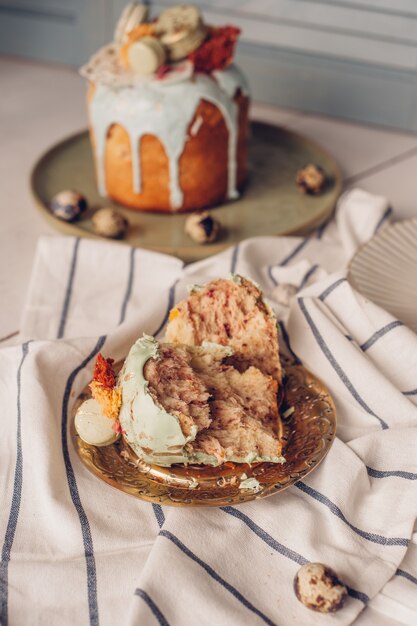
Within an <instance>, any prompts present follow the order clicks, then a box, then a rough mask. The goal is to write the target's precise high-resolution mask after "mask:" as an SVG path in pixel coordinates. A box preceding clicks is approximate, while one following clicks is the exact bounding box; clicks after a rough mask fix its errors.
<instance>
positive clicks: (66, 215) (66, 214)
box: [49, 189, 88, 222]
mask: <svg viewBox="0 0 417 626" xmlns="http://www.w3.org/2000/svg"><path fill="white" fill-rule="evenodd" d="M87 206H88V205H87V200H86V198H85V197H84V196H83V195H82V194H81V193H79V192H78V191H74V190H72V189H66V190H65V191H60V192H59V193H57V194H55V196H54V197H53V198H52V200H51V201H50V203H49V208H50V210H51V213H53V214H54V215H55V217H59V219H61V220H64V221H66V222H73V221H74V220H76V219H78V218H79V217H80V215H81V214H82V213H84V211H85V210H86V209H87Z"/></svg>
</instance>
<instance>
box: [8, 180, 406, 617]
mask: <svg viewBox="0 0 417 626" xmlns="http://www.w3.org/2000/svg"><path fill="white" fill-rule="evenodd" d="M389 219H390V210H389V209H388V207H387V203H386V201H385V200H384V199H383V198H380V197H376V196H371V195H370V194H367V193H365V192H363V191H360V190H353V191H350V192H348V193H346V194H345V195H344V196H343V197H342V198H341V200H340V202H339V205H338V208H337V211H336V215H335V218H334V219H333V220H332V221H331V222H329V223H328V224H327V225H325V226H324V227H322V228H320V229H319V230H317V231H316V232H314V233H313V234H312V235H310V236H309V237H307V238H295V237H280V238H272V237H271V238H255V239H250V240H247V241H245V242H243V243H241V244H240V245H239V246H236V247H234V248H231V249H228V250H226V251H225V252H223V253H222V254H219V255H217V256H214V257H211V258H209V259H207V260H204V261H201V262H198V263H195V264H193V265H189V266H187V267H183V264H182V262H181V261H179V260H178V259H175V258H172V257H169V256H165V255H160V254H155V253H152V252H147V251H143V250H139V249H131V248H129V247H127V246H122V245H119V244H113V243H105V242H95V241H89V240H79V239H74V238H64V237H52V238H43V239H41V240H40V241H39V245H38V249H37V254H36V258H35V261H34V268H33V275H32V280H31V284H30V289H29V293H28V298H27V303H26V307H25V310H24V314H23V320H22V333H21V334H22V337H21V339H22V345H20V346H18V347H7V348H4V349H3V350H1V351H0V373H1V376H0V381H1V382H0V388H1V398H2V403H1V407H2V437H1V439H0V458H1V463H0V468H1V471H0V486H1V494H2V500H1V501H2V506H1V510H0V541H1V542H2V554H1V575H0V600H1V613H0V623H1V624H2V625H4V626H6V625H7V624H9V625H10V626H12V625H21V624H29V623H30V624H42V625H43V626H49V625H51V626H55V625H57V624H59V625H61V624H63V625H67V624H68V625H69V624H71V625H77V626H78V625H79V624H91V625H92V626H98V625H101V626H114V625H115V624H121V625H123V626H124V625H126V626H127V625H141V626H143V625H146V626H147V625H149V626H153V625H154V624H155V625H156V624H160V625H161V626H167V625H170V626H195V624H199V625H202V626H204V625H210V626H213V625H216V626H217V625H220V626H221V625H223V624H227V625H232V626H233V625H236V626H237V625H239V626H243V625H248V626H255V625H256V626H257V625H262V624H269V625H279V626H283V625H284V626H285V625H287V624H288V625H289V624H291V625H292V624H303V625H304V626H308V625H310V624H312V625H315V624H330V623H332V624H351V623H353V622H355V623H357V624H360V626H371V625H375V624H378V625H382V626H384V625H388V624H390V625H392V624H394V625H395V624H409V625H410V626H411V625H415V624H416V623H417V558H416V557H417V537H416V535H413V527H414V523H415V519H416V515H417V456H416V450H417V336H416V335H415V334H413V333H412V332H411V331H410V330H409V329H407V328H406V327H405V326H403V325H402V324H400V323H399V322H398V321H397V320H394V319H393V318H392V317H391V315H389V314H388V313H387V312H385V311H383V310H381V309H379V308H378V307H376V306H375V305H373V304H372V303H371V302H369V301H367V300H365V299H364V298H363V297H362V296H360V295H359V294H358V293H357V292H355V291H354V290H353V289H352V288H351V286H350V285H349V283H348V282H347V280H346V265H347V262H348V260H349V258H350V257H351V255H352V254H353V253H354V251H355V250H356V249H357V247H358V246H359V245H360V244H361V243H363V242H364V241H366V240H367V239H369V238H370V237H371V236H372V235H373V234H374V233H375V232H376V231H377V230H378V229H379V228H381V227H384V225H386V224H387V223H388V222H389ZM229 272H237V273H240V274H243V275H245V276H248V277H249V278H252V279H254V280H255V281H256V282H258V283H259V284H260V286H261V287H262V288H263V289H264V291H265V293H266V295H267V296H268V297H269V299H270V301H271V303H272V304H273V306H274V307H275V309H276V312H277V314H278V316H279V319H280V328H281V344H282V350H283V351H286V352H287V353H289V354H291V355H292V357H293V358H294V359H295V360H297V361H298V362H302V363H303V364H305V365H306V366H307V367H308V368H309V369H311V370H312V371H313V372H314V373H316V374H317V375H318V376H319V377H320V378H322V380H323V381H324V382H325V383H326V384H327V385H328V387H329V389H330V391H331V393H332V394H333V397H334V399H335V403H336V407H337V412H338V437H337V438H336V440H335V443H334V445H333V447H332V448H331V450H330V452H329V454H328V456H327V457H326V460H325V461H324V462H323V463H322V465H321V466H320V467H319V468H318V469H317V471H315V472H313V474H312V475H311V476H309V477H308V478H307V479H306V480H305V481H302V482H299V483H297V484H296V485H295V486H293V487H291V488H290V489H288V490H287V491H285V492H283V493H281V494H279V495H276V496H275V497H271V498H266V499H264V500H259V501H254V502H251V503H248V504H245V505H241V506H236V507H235V506H226V507H223V508H221V509H216V508H193V509H192V508H190V509H188V508H187V509H184V508H181V509H176V508H170V507H166V506H164V507H161V506H159V505H151V504H149V503H146V502H142V501H140V500H136V499H134V498H132V497H129V496H127V495H125V494H123V493H121V492H118V491H116V490H113V489H112V488H110V487H109V486H108V485H106V484H105V483H104V482H101V481H100V480H98V479H97V478H95V477H94V476H92V475H91V474H90V473H89V472H88V471H87V470H86V469H85V468H84V467H83V466H82V465H81V463H80V461H79V459H78V457H77V455H76V453H75V451H74V449H73V447H72V443H71V441H70V438H69V435H68V430H67V418H68V415H69V413H70V411H71V407H72V405H73V402H74V400H75V398H76V397H77V394H78V393H79V392H80V391H81V389H82V388H83V387H84V386H85V385H86V383H87V382H88V381H89V380H90V378H91V375H92V368H93V363H94V359H95V356H96V354H97V353H98V351H102V352H103V353H104V355H106V356H112V357H113V358H115V359H121V358H123V357H124V356H125V355H126V353H127V351H128V349H129V347H130V345H131V344H132V343H133V341H134V340H135V339H136V338H137V337H138V336H139V335H141V334H142V332H146V333H149V334H155V335H157V336H159V337H162V336H163V332H164V326H165V324H166V321H167V317H168V311H169V309H170V308H171V306H172V305H173V304H174V303H175V302H176V301H177V300H178V299H180V298H182V297H184V295H185V293H186V285H187V284H189V283H196V282H203V281H207V280H209V279H211V278H213V277H216V276H227V275H228V274H229ZM288 284H291V285H294V286H295V288H296V289H293V292H294V291H295V290H297V293H296V294H295V295H294V294H293V296H292V297H289V295H291V294H289V292H288V289H287V288H286V285H288ZM307 561H319V562H323V563H326V564H327V565H330V566H331V567H333V569H335V570H336V572H337V573H338V574H339V576H340V577H341V578H342V579H343V580H344V581H345V582H346V584H347V585H348V586H349V598H348V601H347V603H346V605H345V607H344V608H343V609H342V610H341V611H340V612H339V613H337V614H334V615H332V616H326V615H321V614H317V613H314V612H312V611H309V610H308V609H306V608H305V607H304V606H302V605H301V604H300V603H299V602H298V601H297V600H296V598H295V595H294V593H293V590H292V580H293V577H294V575H295V573H296V572H297V570H298V568H299V567H300V566H301V565H302V564H304V563H306V562H307Z"/></svg>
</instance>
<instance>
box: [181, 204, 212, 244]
mask: <svg viewBox="0 0 417 626" xmlns="http://www.w3.org/2000/svg"><path fill="white" fill-rule="evenodd" d="M185 232H186V233H187V235H188V236H189V237H191V239H193V240H194V241H196V242H197V243H212V242H213V241H215V240H216V239H217V237H218V235H219V232H220V222H218V221H217V220H216V219H214V217H212V216H211V215H210V213H208V211H201V212H198V213H192V214H191V215H189V216H188V217H187V219H186V221H185Z"/></svg>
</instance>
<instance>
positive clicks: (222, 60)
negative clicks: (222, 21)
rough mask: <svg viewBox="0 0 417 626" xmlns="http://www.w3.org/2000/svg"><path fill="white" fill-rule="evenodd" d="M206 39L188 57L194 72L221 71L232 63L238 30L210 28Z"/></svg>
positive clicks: (226, 27) (222, 27) (225, 27)
mask: <svg viewBox="0 0 417 626" xmlns="http://www.w3.org/2000/svg"><path fill="white" fill-rule="evenodd" d="M208 32H209V34H208V37H207V39H206V40H205V41H204V42H203V43H202V44H201V46H200V47H199V48H197V50H194V51H193V52H191V54H190V55H189V56H188V58H189V59H190V61H192V62H193V63H194V67H195V70H196V72H206V73H210V72H213V71H214V70H223V69H225V68H226V67H227V66H228V65H230V64H231V62H232V61H233V57H234V53H235V47H236V43H237V40H238V37H239V34H240V29H239V28H236V26H220V27H213V26H212V27H210V28H209V31H208Z"/></svg>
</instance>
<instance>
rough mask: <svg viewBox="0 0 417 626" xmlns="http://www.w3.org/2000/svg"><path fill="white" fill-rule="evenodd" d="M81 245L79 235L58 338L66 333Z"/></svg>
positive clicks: (75, 243) (72, 259)
mask: <svg viewBox="0 0 417 626" xmlns="http://www.w3.org/2000/svg"><path fill="white" fill-rule="evenodd" d="M79 246H80V238H79V237H77V238H76V240H75V242H74V248H73V250H72V258H71V265H70V271H69V275H68V281H67V288H66V291H65V298H64V304H63V307H62V313H61V319H60V322H59V328H58V334H57V338H58V339H62V337H63V336H64V333H65V325H66V323H67V317H68V309H69V305H70V302H71V295H72V286H73V284H74V276H75V268H76V266H77V259H78V248H79Z"/></svg>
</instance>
